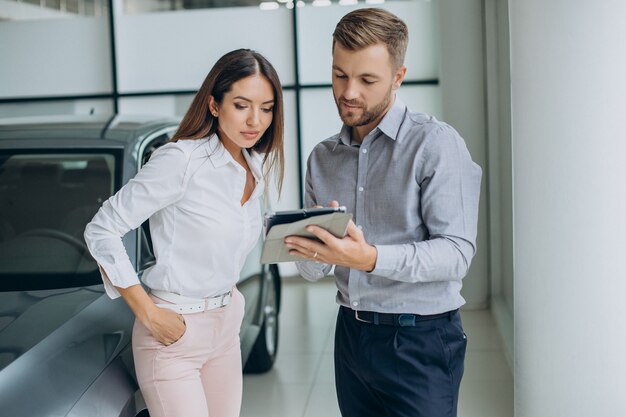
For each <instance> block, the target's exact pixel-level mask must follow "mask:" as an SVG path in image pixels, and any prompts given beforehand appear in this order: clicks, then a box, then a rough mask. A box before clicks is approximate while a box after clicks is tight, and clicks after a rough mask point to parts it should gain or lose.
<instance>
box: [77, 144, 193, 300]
mask: <svg viewBox="0 0 626 417" xmlns="http://www.w3.org/2000/svg"><path fill="white" fill-rule="evenodd" d="M187 165H188V158H187V156H186V154H185V153H184V151H183V150H182V149H180V148H177V147H176V146H175V145H174V144H168V145H165V146H163V147H162V148H159V149H157V150H156V151H155V152H154V154H153V155H152V157H151V158H150V161H149V162H148V163H147V164H146V165H145V166H144V167H143V168H142V169H141V170H140V171H139V172H138V173H137V175H136V176H135V178H133V179H132V180H130V181H129V182H128V184H126V185H125V186H124V187H122V188H121V189H120V190H119V191H118V192H117V193H116V194H115V195H114V196H112V197H111V198H109V199H108V200H107V201H106V202H105V203H104V204H103V205H102V207H101V208H100V210H98V212H97V213H96V215H95V216H94V218H93V219H92V221H91V222H90V223H89V224H88V225H87V227H86V228H85V235H84V236H85V241H86V243H87V247H88V248H89V251H90V253H91V255H92V256H93V257H94V259H95V260H96V262H97V263H98V265H99V266H100V271H101V275H102V279H103V282H104V287H105V290H106V292H107V294H108V295H109V297H111V298H117V297H119V296H120V294H119V292H118V291H117V290H116V289H115V287H120V288H127V287H130V286H132V285H137V284H139V278H138V277H137V272H136V271H135V268H134V267H133V265H132V263H131V261H130V258H129V256H128V253H127V252H126V249H125V248H124V245H123V242H122V237H123V236H124V235H125V234H126V233H128V232H129V231H130V230H133V229H136V228H137V227H139V226H140V225H141V224H142V223H143V222H144V221H145V220H146V219H148V218H149V217H150V216H151V215H152V214H154V213H155V212H157V211H158V210H160V209H162V208H163V207H165V206H168V205H170V204H173V203H175V202H176V201H178V200H179V199H180V198H182V196H183V194H184V190H185V180H186V171H187Z"/></svg>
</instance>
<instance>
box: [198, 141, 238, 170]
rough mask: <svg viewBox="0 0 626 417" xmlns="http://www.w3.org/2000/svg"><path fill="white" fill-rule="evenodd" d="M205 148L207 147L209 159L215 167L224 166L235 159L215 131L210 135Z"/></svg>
mask: <svg viewBox="0 0 626 417" xmlns="http://www.w3.org/2000/svg"><path fill="white" fill-rule="evenodd" d="M204 148H205V149H206V154H207V156H208V157H209V160H210V161H211V163H212V164H213V166H214V167H215V168H219V167H221V166H224V165H226V164H227V163H229V162H230V161H231V160H232V159H233V158H232V156H230V154H229V153H228V151H227V150H226V148H225V147H224V145H223V144H222V141H221V140H220V138H218V137H217V134H215V133H214V134H213V135H211V136H209V138H208V139H207V142H206V144H205V146H204Z"/></svg>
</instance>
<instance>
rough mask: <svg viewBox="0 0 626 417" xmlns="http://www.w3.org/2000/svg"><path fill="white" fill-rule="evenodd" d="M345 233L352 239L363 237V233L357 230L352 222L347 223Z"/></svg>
mask: <svg viewBox="0 0 626 417" xmlns="http://www.w3.org/2000/svg"><path fill="white" fill-rule="evenodd" d="M347 233H348V236H350V237H353V238H360V237H362V236H363V231H362V230H361V229H359V228H358V227H357V225H356V224H355V223H354V222H353V221H352V220H350V221H349V222H348V231H347Z"/></svg>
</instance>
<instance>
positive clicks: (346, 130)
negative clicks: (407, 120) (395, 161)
mask: <svg viewBox="0 0 626 417" xmlns="http://www.w3.org/2000/svg"><path fill="white" fill-rule="evenodd" d="M405 113H406V104H404V103H403V102H402V100H400V99H399V98H398V97H397V96H395V97H394V102H393V104H392V105H391V108H390V109H389V110H388V111H387V113H386V114H385V116H383V118H382V120H381V121H380V123H379V124H378V126H376V127H375V128H374V129H373V130H372V132H370V135H371V134H372V133H375V131H376V129H378V130H380V131H381V132H382V133H383V134H384V135H386V136H387V137H389V138H390V139H393V140H396V139H397V137H398V131H399V130H400V126H401V125H402V121H403V120H404V114H405ZM351 131H352V128H351V127H350V126H347V125H345V124H344V125H343V126H342V127H341V131H340V132H339V135H337V142H336V143H335V146H334V147H333V150H335V148H337V145H339V143H342V144H344V145H347V146H350V145H351V144H352V140H351V139H350V133H351Z"/></svg>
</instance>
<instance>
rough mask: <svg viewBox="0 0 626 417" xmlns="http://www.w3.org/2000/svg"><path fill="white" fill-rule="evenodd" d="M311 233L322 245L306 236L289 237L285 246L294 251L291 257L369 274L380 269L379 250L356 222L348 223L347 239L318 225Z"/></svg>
mask: <svg viewBox="0 0 626 417" xmlns="http://www.w3.org/2000/svg"><path fill="white" fill-rule="evenodd" d="M333 203H336V202H335V201H333ZM331 204H332V203H331ZM331 207H332V205H331ZM307 230H308V231H309V232H311V233H313V234H314V235H315V236H316V237H317V238H318V239H320V240H321V241H322V242H321V243H320V242H317V241H315V240H313V239H307V238H305V237H299V236H287V238H286V239H285V245H286V246H287V247H288V248H289V249H290V251H289V253H290V254H291V255H295V256H300V257H302V258H304V259H307V260H311V261H317V262H323V263H326V264H332V265H340V266H345V267H348V268H352V269H359V270H362V271H367V272H369V271H372V270H373V269H374V268H375V267H376V257H377V251H376V247H374V246H372V245H370V244H369V243H367V242H366V241H365V237H364V236H363V232H362V231H361V229H359V228H358V227H357V226H356V224H354V222H353V221H352V220H350V223H348V233H347V234H346V236H345V237H344V238H343V239H338V238H336V237H335V236H333V235H332V234H330V233H329V232H328V231H326V230H325V229H322V228H321V227H318V226H309V227H307Z"/></svg>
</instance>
